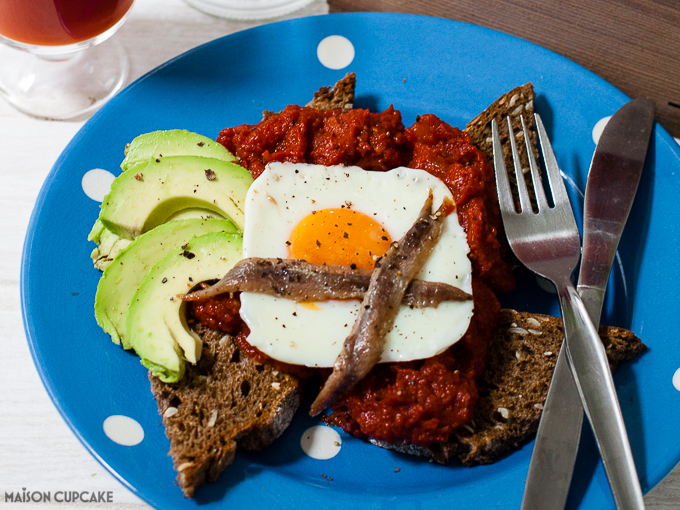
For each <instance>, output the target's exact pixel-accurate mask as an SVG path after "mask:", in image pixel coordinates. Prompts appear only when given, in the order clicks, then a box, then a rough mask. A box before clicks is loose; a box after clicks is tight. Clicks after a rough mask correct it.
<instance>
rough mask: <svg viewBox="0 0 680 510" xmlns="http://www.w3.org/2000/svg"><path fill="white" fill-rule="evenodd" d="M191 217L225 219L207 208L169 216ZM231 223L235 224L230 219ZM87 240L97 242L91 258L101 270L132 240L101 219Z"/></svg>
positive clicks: (184, 211)
mask: <svg viewBox="0 0 680 510" xmlns="http://www.w3.org/2000/svg"><path fill="white" fill-rule="evenodd" d="M189 218H198V219H211V218H212V219H216V220H224V218H223V217H222V216H221V215H219V214H217V213H214V212H211V211H206V210H205V209H185V210H183V211H180V212H178V213H177V214H175V215H174V216H172V217H171V218H168V221H175V220H186V219H189ZM226 221H229V220H226ZM229 223H230V224H232V225H233V223H231V222H230V221H229ZM138 239H139V238H138ZM87 240H88V241H94V242H95V243H97V247H96V248H95V249H94V250H92V252H91V253H90V258H91V259H92V263H93V264H94V267H95V268H97V269H99V270H100V271H104V269H106V268H107V267H108V266H109V264H111V262H112V261H113V259H114V258H115V257H116V255H118V253H119V252H120V251H121V250H123V249H125V248H127V246H128V245H129V244H130V243H131V242H132V241H131V240H129V239H123V238H121V237H119V236H117V235H116V234H114V233H113V232H111V231H110V230H107V229H106V227H104V224H103V223H102V222H101V220H100V219H97V221H95V224H94V225H93V227H92V231H91V232H90V235H89V236H87Z"/></svg>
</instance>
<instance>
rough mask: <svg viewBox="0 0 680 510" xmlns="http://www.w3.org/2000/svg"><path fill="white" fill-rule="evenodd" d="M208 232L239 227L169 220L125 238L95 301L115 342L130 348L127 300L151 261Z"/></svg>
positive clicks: (99, 318)
mask: <svg viewBox="0 0 680 510" xmlns="http://www.w3.org/2000/svg"><path fill="white" fill-rule="evenodd" d="M210 232H225V233H238V229H237V228H236V227H235V226H234V224H233V223H231V222H230V221H228V220H216V219H200V218H194V219H187V220H179V221H171V222H169V223H165V224H164V225H159V226H158V227H156V228H155V229H153V230H151V231H149V232H147V233H146V234H143V235H141V236H139V237H138V238H137V239H135V240H134V241H127V240H124V241H125V242H127V243H128V244H129V246H127V247H126V248H125V249H123V250H121V251H120V252H119V253H118V255H117V256H116V257H115V259H114V260H113V262H112V263H111V264H109V265H108V267H106V269H105V270H104V273H103V274H102V277H101V278H100V279H99V284H98V285H97V293H96V295H95V302H94V316H95V318H96V319H97V324H99V326H100V327H101V328H102V329H103V330H104V331H105V332H106V333H108V334H109V335H110V336H111V340H112V341H113V342H114V343H116V344H120V343H122V344H123V348H125V349H130V348H131V347H132V346H131V345H130V342H129V341H128V338H127V333H126V330H125V321H126V319H127V315H128V308H129V305H130V300H131V299H132V296H133V295H134V293H135V292H136V291H137V288H138V287H139V285H140V284H141V283H142V280H143V279H144V276H146V274H147V273H148V272H149V270H150V269H151V268H152V267H153V266H154V264H156V263H157V262H158V261H159V260H160V259H161V258H163V256H164V255H166V254H167V253H169V252H170V251H172V250H175V249H179V248H180V247H181V246H183V245H185V244H186V243H187V242H189V241H190V240H191V239H192V238H193V237H196V236H200V235H203V234H207V233H210ZM110 235H114V234H110Z"/></svg>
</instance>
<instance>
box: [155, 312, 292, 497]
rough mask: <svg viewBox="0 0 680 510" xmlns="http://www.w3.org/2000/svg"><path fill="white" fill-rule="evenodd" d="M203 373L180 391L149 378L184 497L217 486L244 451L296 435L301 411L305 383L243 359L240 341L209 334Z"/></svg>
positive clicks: (189, 373)
mask: <svg viewBox="0 0 680 510" xmlns="http://www.w3.org/2000/svg"><path fill="white" fill-rule="evenodd" d="M196 331H197V332H198V333H199V335H200V336H201V338H202V340H203V354H202V356H201V359H200V361H199V362H198V364H197V365H189V366H188V367H187V370H186V373H185V374H184V377H183V378H182V379H181V380H180V381H179V382H177V383H173V384H166V383H164V382H161V381H160V380H159V379H157V378H156V377H154V376H152V375H151V374H150V373H149V379H150V380H151V391H152V393H153V395H154V398H155V399H156V403H157V405H158V412H159V414H160V415H161V417H162V420H163V425H164V427H165V434H166V436H167V437H168V439H169V440H170V456H171V457H172V462H173V466H174V468H175V470H176V471H177V481H178V482H179V486H180V488H181V489H182V491H183V492H184V496H185V497H187V498H191V497H193V495H194V491H195V490H196V488H197V487H198V486H200V485H202V484H203V483H205V482H208V481H210V482H213V481H215V480H217V478H218V476H219V474H220V473H221V472H222V471H223V470H224V468H225V467H227V466H228V465H229V464H231V463H232V462H233V461H234V455H235V453H236V450H237V449H238V450H245V451H251V450H260V449H262V448H264V447H266V446H268V445H270V444H271V443H272V442H273V441H274V440H275V439H276V438H278V437H279V436H280V435H281V434H282V433H283V431H284V430H285V429H286V428H287V427H288V425H289V424H290V422H291V420H292V419H293V416H294V415H295V412H296V411H297V408H298V406H299V405H300V400H301V395H302V387H301V382H300V380H299V379H298V378H297V377H295V376H293V375H289V374H285V373H283V372H279V371H277V370H275V369H273V368H272V367H270V366H269V365H264V364H262V363H259V362H257V361H254V360H252V359H251V358H248V357H247V356H246V355H245V354H242V353H241V351H240V350H239V349H238V347H237V346H236V344H235V343H234V341H233V339H232V337H230V336H229V335H226V334H224V333H221V332H219V331H215V330H212V329H208V328H205V327H202V326H200V325H199V326H198V327H196Z"/></svg>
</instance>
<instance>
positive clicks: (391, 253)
mask: <svg viewBox="0 0 680 510" xmlns="http://www.w3.org/2000/svg"><path fill="white" fill-rule="evenodd" d="M449 205H450V202H448V203H447V201H445V203H444V204H442V206H441V207H440V209H439V210H438V211H437V212H436V213H435V214H432V192H431V191H430V194H429V196H428V198H427V200H426V201H425V205H424V206H423V208H422V210H421V211H420V214H419V216H418V219H417V220H416V222H415V223H414V224H413V226H412V227H411V228H410V229H409V231H408V232H406V234H405V235H404V237H403V238H402V239H401V240H399V242H397V243H392V245H391V246H390V248H389V249H388V250H387V253H385V255H384V256H383V257H382V258H380V259H378V261H377V262H376V268H375V270H374V271H373V273H372V275H371V280H370V283H369V286H368V290H367V292H366V294H365V295H364V299H363V301H362V303H361V309H360V311H359V314H358V317H357V320H356V322H355V323H354V326H353V328H352V331H351V333H350V335H349V336H348V337H347V338H346V339H345V342H344V344H343V348H342V351H341V352H340V354H339V355H338V357H337V359H336V360H335V363H334V364H333V372H332V373H331V375H330V376H329V377H328V379H327V380H326V382H325V384H324V386H323V388H321V391H320V392H319V395H318V396H317V398H316V400H315V401H314V402H313V403H312V406H311V408H310V411H309V414H310V415H311V416H316V415H318V414H319V413H321V411H323V410H324V409H326V408H327V407H329V406H330V405H331V404H332V403H333V401H334V400H335V399H336V398H337V397H339V396H340V395H341V394H343V393H345V392H347V391H348V390H349V389H350V388H352V387H353V386H354V385H355V384H356V383H357V382H358V381H360V380H361V379H363V378H364V377H365V376H366V374H368V372H369V371H370V370H371V368H373V366H374V365H375V364H376V363H377V362H378V361H379V359H380V356H381V355H382V351H383V347H384V345H385V335H386V334H387V333H388V332H389V331H390V330H391V329H392V327H393V326H394V321H395V319H396V317H397V314H398V312H399V305H400V303H401V301H402V299H403V297H404V294H405V292H406V288H407V287H408V284H409V282H410V281H411V280H412V279H413V277H414V276H415V275H416V274H417V273H418V271H419V270H420V268H421V267H422V266H423V264H424V263H425V261H426V260H427V258H428V257H429V255H430V253H431V252H432V249H433V248H434V246H435V244H436V243H437V240H438V239H439V236H440V235H441V232H442V230H443V229H444V221H443V220H444V218H445V217H446V214H445V213H444V211H445V210H446V209H447V208H448V207H449Z"/></svg>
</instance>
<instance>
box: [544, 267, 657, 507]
mask: <svg viewBox="0 0 680 510" xmlns="http://www.w3.org/2000/svg"><path fill="white" fill-rule="evenodd" d="M556 284H557V292H558V295H559V299H560V308H561V309H562V320H563V322H564V336H565V340H566V343H567V354H568V355H569V359H570V360H571V364H572V367H573V369H574V381H575V382H576V387H577V388H578V392H579V395H580V397H581V402H582V403H583V408H584V410H585V412H586V416H587V417H588V420H589V421H590V425H591V427H592V429H593V433H594V435H595V440H596V441H597V446H598V448H599V450H600V455H601V456H602V463H603V464H604V468H605V471H606V473H607V478H608V479H609V485H610V486H611V489H612V494H613V495H614V501H615V502H616V506H617V508H619V510H628V509H644V508H645V504H644V501H643V498H642V490H641V488H640V482H639V480H638V476H637V471H636V469H635V462H634V461H633V453H632V451H631V448H630V443H629V441H628V434H627V433H626V426H625V423H624V421H623V415H622V413H621V408H620V406H619V401H618V398H617V396H616V389H615V387H614V380H613V379H612V374H611V370H610V369H609V364H608V362H607V355H606V353H605V350H604V345H602V341H601V340H600V337H599V336H598V334H597V331H596V330H595V327H594V326H593V323H592V322H591V321H590V318H589V316H588V312H587V311H586V308H585V306H584V305H583V301H581V298H580V297H579V295H578V292H577V291H576V289H575V288H574V285H573V284H572V283H571V280H570V279H569V278H568V277H565V278H564V280H563V281H562V282H556Z"/></svg>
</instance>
